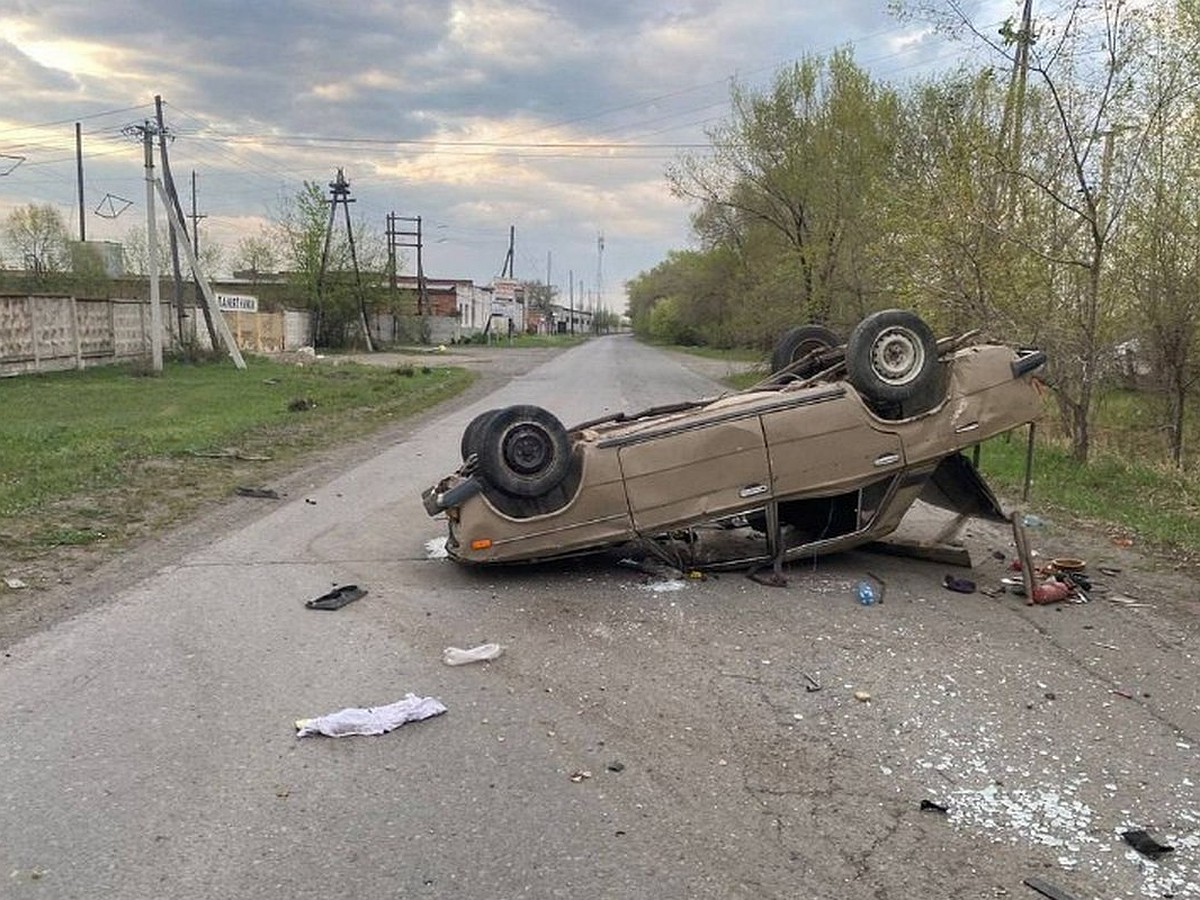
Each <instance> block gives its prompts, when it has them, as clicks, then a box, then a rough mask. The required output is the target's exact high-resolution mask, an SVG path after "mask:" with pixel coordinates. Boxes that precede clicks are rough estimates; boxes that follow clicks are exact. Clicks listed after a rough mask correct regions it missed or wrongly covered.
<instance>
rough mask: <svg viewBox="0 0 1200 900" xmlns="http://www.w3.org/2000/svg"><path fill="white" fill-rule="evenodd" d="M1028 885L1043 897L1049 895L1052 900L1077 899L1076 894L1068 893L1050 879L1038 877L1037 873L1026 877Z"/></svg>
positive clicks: (1025, 882) (1026, 884)
mask: <svg viewBox="0 0 1200 900" xmlns="http://www.w3.org/2000/svg"><path fill="white" fill-rule="evenodd" d="M1024 884H1025V886H1026V887H1031V888H1033V889H1034V890H1035V891H1037V892H1038V893H1039V894H1041V895H1042V896H1043V897H1049V898H1050V900H1075V895H1074V894H1068V893H1067V892H1066V891H1064V890H1063V889H1062V888H1059V887H1055V886H1054V885H1052V884H1051V883H1050V882H1048V881H1044V880H1042V879H1041V878H1038V877H1037V876H1036V875H1031V876H1029V877H1028V878H1026V879H1025V881H1024Z"/></svg>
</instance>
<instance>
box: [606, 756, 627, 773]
mask: <svg viewBox="0 0 1200 900" xmlns="http://www.w3.org/2000/svg"><path fill="white" fill-rule="evenodd" d="M608 771H610V772H624V771H625V763H623V762H621V761H620V760H617V759H614V760H613V761H612V762H610V763H609V764H608Z"/></svg>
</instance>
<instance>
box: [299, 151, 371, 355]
mask: <svg viewBox="0 0 1200 900" xmlns="http://www.w3.org/2000/svg"><path fill="white" fill-rule="evenodd" d="M353 202H354V200H352V199H351V198H350V182H349V181H347V180H346V174H345V172H344V171H343V170H342V169H338V170H337V175H336V176H335V177H334V180H333V181H331V182H329V222H328V223H327V224H326V226H325V246H324V248H323V249H322V250H321V271H320V272H319V273H318V274H317V321H316V322H315V323H314V324H313V346H316V342H317V337H318V334H319V329H320V324H321V313H322V308H323V306H324V303H323V300H324V288H325V268H326V266H327V265H328V264H329V243H330V240H331V239H332V238H333V221H334V219H335V218H336V217H337V208H338V206H339V205H340V206H341V207H342V209H343V211H344V212H345V214H346V240H347V242H348V244H349V246H350V263H351V265H353V266H354V286H355V289H356V290H357V292H358V324H359V327H360V328H361V329H362V334H363V341H364V342H365V343H366V345H367V352H368V353H371V352H373V351H374V350H375V347H374V345H373V343H372V341H371V328H370V326H369V325H368V324H367V301H366V297H365V296H364V295H363V287H362V275H361V274H360V273H359V271H358V255H357V253H356V251H355V249H354V228H353V226H352V225H351V224H350V204H351V203H353Z"/></svg>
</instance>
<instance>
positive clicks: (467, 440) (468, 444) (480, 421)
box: [459, 409, 500, 462]
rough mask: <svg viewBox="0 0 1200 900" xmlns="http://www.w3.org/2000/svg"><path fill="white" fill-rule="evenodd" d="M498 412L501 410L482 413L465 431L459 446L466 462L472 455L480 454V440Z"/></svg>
mask: <svg viewBox="0 0 1200 900" xmlns="http://www.w3.org/2000/svg"><path fill="white" fill-rule="evenodd" d="M498 412H500V410H499V409H489V410H487V411H485V412H481V413H480V414H479V415H477V416H476V417H475V418H473V419H472V420H471V421H470V422H469V423H468V424H467V427H466V428H464V429H463V433H462V441H461V442H460V444H459V450H460V452H461V453H462V458H463V461H464V462H465V461H466V459H467V457H468V456H470V455H471V454H472V453H476V454H477V453H479V439H480V438H481V437H482V436H483V429H484V428H485V427H486V426H487V423H488V422H490V421H491V420H492V417H493V416H494V415H496V413H498Z"/></svg>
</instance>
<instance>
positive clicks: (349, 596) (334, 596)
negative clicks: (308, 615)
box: [304, 584, 367, 609]
mask: <svg viewBox="0 0 1200 900" xmlns="http://www.w3.org/2000/svg"><path fill="white" fill-rule="evenodd" d="M366 595H367V592H366V591H365V590H364V589H363V588H360V587H359V586H358V585H357V584H344V585H342V586H341V587H336V588H334V589H333V590H332V591H330V592H329V593H328V594H322V595H321V596H320V597H317V598H316V599H315V600H309V601H308V602H306V603H305V604H304V605H305V606H306V607H308V608H309V609H341V608H342V607H343V606H345V605H346V604H347V603H353V602H354V601H355V600H358V599H359V598H361V597H365V596H366Z"/></svg>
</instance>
